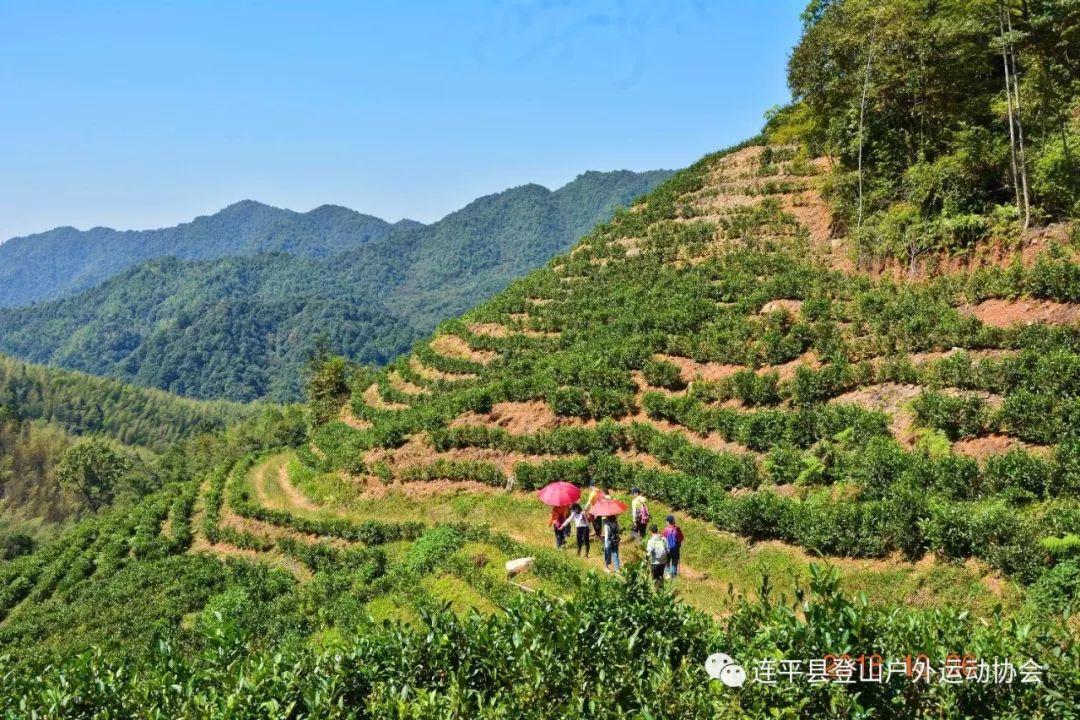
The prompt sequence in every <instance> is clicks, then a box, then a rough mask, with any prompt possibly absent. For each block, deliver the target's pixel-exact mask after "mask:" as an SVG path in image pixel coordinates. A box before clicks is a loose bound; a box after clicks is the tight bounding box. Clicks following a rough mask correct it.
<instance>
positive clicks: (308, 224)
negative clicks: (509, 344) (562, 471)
mask: <svg viewBox="0 0 1080 720" xmlns="http://www.w3.org/2000/svg"><path fill="white" fill-rule="evenodd" d="M669 175H670V173H669V172H667V171H654V172H647V173H633V172H629V171H617V172H587V173H584V174H582V175H580V176H579V177H578V178H576V179H575V180H574V181H572V182H570V183H569V184H567V185H565V186H563V187H562V188H560V189H558V190H555V191H551V190H548V189H546V188H544V187H542V186H539V185H535V184H530V185H524V186H521V187H517V188H512V189H510V190H507V191H504V192H501V193H496V194H493V195H488V196H485V197H482V198H479V199H477V200H475V201H474V202H472V203H470V204H469V205H467V206H466V207H464V208H462V209H461V210H459V211H457V212H455V213H452V214H450V215H448V216H447V217H445V218H443V219H442V220H440V221H438V222H435V223H432V224H430V225H424V224H421V223H418V222H413V221H408V220H405V221H401V222H398V223H388V222H386V221H383V220H380V219H379V218H376V217H372V216H370V215H364V214H361V213H358V212H355V211H353V210H349V209H347V208H343V207H338V206H331V205H324V206H321V207H318V208H316V209H314V210H312V211H310V212H306V213H297V212H293V211H290V210H282V209H278V208H273V207H269V206H267V205H262V204H260V203H257V202H253V201H250V200H248V201H243V202H240V203H236V204H234V205H230V206H229V207H227V208H225V209H223V210H222V211H220V212H218V213H216V214H214V215H211V216H207V217H200V218H196V219H195V220H194V221H192V222H190V223H185V224H183V225H179V226H177V227H174V228H165V229H160V230H145V231H117V230H111V229H108V228H94V229H92V230H88V231H79V230H76V229H74V228H69V227H61V228H56V229H54V230H50V231H48V232H45V233H40V234H37V235H31V236H27V237H22V238H15V239H12V240H10V241H8V242H6V243H3V244H0V351H3V352H8V353H11V354H13V355H16V356H19V357H22V358H25V359H28V360H33V361H35V362H44V363H52V364H57V365H61V366H63V367H68V368H73V369H78V370H84V371H87V372H92V373H95V374H100V375H109V376H114V377H118V378H121V379H125V380H129V381H133V382H136V383H139V384H142V385H146V386H150V387H158V388H162V389H165V390H170V391H173V392H176V393H180V394H184V395H188V396H192V397H200V398H228V399H233V400H253V399H256V398H268V399H274V400H294V399H298V398H299V396H300V369H301V367H302V365H303V362H304V358H305V357H306V355H307V353H308V352H309V350H310V349H311V347H312V345H313V343H314V339H315V338H316V337H317V336H319V335H320V334H325V335H326V336H327V337H328V339H329V340H330V344H331V348H332V349H333V350H334V351H335V352H340V353H343V354H346V355H348V356H350V357H352V358H354V359H356V360H358V361H360V362H367V363H383V362H386V361H387V360H389V359H390V358H392V357H394V356H395V355H398V354H400V353H401V352H403V351H405V350H407V349H408V348H409V346H410V345H411V343H412V342H414V341H415V340H416V339H418V338H420V337H422V336H423V335H425V334H426V333H428V332H430V331H431V330H432V329H433V328H434V327H435V326H436V325H437V324H438V322H439V321H440V320H442V319H444V318H446V317H449V316H451V315H454V314H457V313H460V312H462V311H463V310H465V309H466V308H468V307H471V306H472V305H474V304H475V303H476V302H478V301H480V300H481V299H483V298H485V297H488V296H490V295H491V294H493V293H495V292H498V291H499V290H500V289H501V288H503V287H504V286H505V285H506V283H508V282H509V281H510V280H512V279H514V278H515V277H519V276H520V275H523V274H524V273H525V272H527V271H529V270H530V269H533V268H535V267H538V266H540V265H542V264H543V263H544V262H546V261H547V259H548V258H550V257H551V256H553V255H555V254H557V253H559V252H562V251H564V250H566V249H567V248H569V247H570V245H571V244H572V243H573V242H574V241H575V240H576V239H577V238H578V237H579V236H580V235H582V234H584V233H585V232H586V231H587V230H588V229H589V228H590V227H592V226H593V225H595V224H596V223H597V222H599V221H602V220H604V219H607V218H608V217H610V216H611V214H612V213H613V212H614V210H615V209H616V208H617V207H619V206H622V205H625V204H627V203H628V202H629V201H631V200H632V199H633V198H635V197H637V196H639V195H641V194H643V193H645V192H647V191H649V190H650V189H651V188H653V187H655V186H656V185H657V184H659V183H660V182H662V181H663V180H664V179H666V178H667V177H668V176H669Z"/></svg>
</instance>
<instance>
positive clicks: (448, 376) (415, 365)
mask: <svg viewBox="0 0 1080 720" xmlns="http://www.w3.org/2000/svg"><path fill="white" fill-rule="evenodd" d="M409 367H410V368H412V371H413V372H414V373H416V374H417V375H419V376H420V377H422V378H424V379H425V380H431V381H433V382H439V381H445V382H454V381H455V380H475V379H476V378H477V375H476V374H475V373H448V372H443V371H442V370H436V369H435V368H433V367H428V366H427V365H424V364H423V363H422V362H420V361H419V360H417V359H416V358H415V357H410V358H409Z"/></svg>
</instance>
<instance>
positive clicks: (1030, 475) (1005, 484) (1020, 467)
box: [985, 450, 1052, 498]
mask: <svg viewBox="0 0 1080 720" xmlns="http://www.w3.org/2000/svg"><path fill="white" fill-rule="evenodd" d="M1051 471H1052V468H1051V466H1050V463H1048V462H1047V461H1045V460H1043V459H1042V458H1039V457H1036V456H1034V455H1032V454H1031V453H1028V452H1025V451H1023V450H1010V451H1009V452H1007V453H1005V454H1004V455H995V456H992V457H990V458H987V461H986V471H985V478H986V488H987V490H990V491H993V492H1004V491H1006V490H1010V489H1016V490H1020V491H1023V492H1025V493H1030V494H1031V495H1032V496H1034V497H1036V498H1041V497H1043V496H1044V495H1045V494H1046V492H1047V490H1048V489H1049V487H1050V483H1051V477H1052V474H1051Z"/></svg>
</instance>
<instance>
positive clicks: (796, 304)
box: [761, 300, 802, 315]
mask: <svg viewBox="0 0 1080 720" xmlns="http://www.w3.org/2000/svg"><path fill="white" fill-rule="evenodd" d="M801 308H802V300H770V301H769V302H767V303H765V304H764V305H762V306H761V314H762V315H768V314H769V313H772V312H776V311H777V310H783V311H784V312H786V313H787V314H788V315H798V314H799V310H800V309H801Z"/></svg>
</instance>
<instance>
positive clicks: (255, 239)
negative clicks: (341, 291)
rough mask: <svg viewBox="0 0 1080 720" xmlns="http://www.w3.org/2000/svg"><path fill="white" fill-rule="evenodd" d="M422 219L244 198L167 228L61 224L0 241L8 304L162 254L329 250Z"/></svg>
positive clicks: (55, 293)
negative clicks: (395, 219)
mask: <svg viewBox="0 0 1080 720" xmlns="http://www.w3.org/2000/svg"><path fill="white" fill-rule="evenodd" d="M418 224H419V223H413V222H411V221H407V220H403V221H401V222H399V223H396V224H393V225H392V224H390V223H388V222H386V221H384V220H380V219H379V218H376V217H372V216H370V215H364V214H361V213H358V212H356V211H354V210H349V209H347V208H343V207H339V206H335V205H323V206H320V207H317V208H315V209H314V210H311V211H309V212H306V213H297V212H293V211H291V210H282V209H279V208H275V207H270V206H269V205H264V204H262V203H258V202H255V201H252V200H244V201H241V202H238V203H235V204H233V205H230V206H228V207H226V208H224V209H223V210H220V211H218V212H216V213H214V214H213V215H209V216H202V217H198V218H195V220H193V221H191V222H189V223H184V224H182V225H178V226H176V227H171V228H162V229H159V230H124V231H121V230H113V229H111V228H103V227H97V228H93V229H90V230H86V231H82V230H76V229H75V228H72V227H59V228H55V229H53V230H49V231H48V232H44V233H39V234H36V235H27V236H24V237H17V238H12V239H11V240H8V241H7V242H4V243H2V244H0V307H13V306H18V305H28V304H30V303H32V302H40V301H45V300H51V299H55V298H58V297H65V296H68V295H73V294H75V293H78V292H80V291H82V290H85V289H87V288H90V287H93V286H95V285H98V284H100V283H101V282H104V281H105V280H108V279H109V278H111V277H113V276H115V275H117V274H118V273H121V272H123V271H124V270H126V269H127V268H129V267H131V266H133V265H136V264H138V263H141V262H143V261H145V260H149V259H151V258H155V257H164V256H172V257H176V258H180V259H184V260H209V259H215V258H221V257H236V256H240V257H242V256H250V255H254V254H256V253H260V252H275V251H276V252H284V253H289V254H292V255H299V256H303V257H325V256H327V255H331V254H333V253H336V252H341V251H343V250H346V249H349V248H353V247H357V246H359V245H362V244H364V243H367V242H371V241H372V240H377V239H379V238H381V237H383V236H385V235H386V234H387V233H388V232H390V230H391V229H393V228H395V227H400V228H407V227H411V226H413V225H418Z"/></svg>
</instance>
